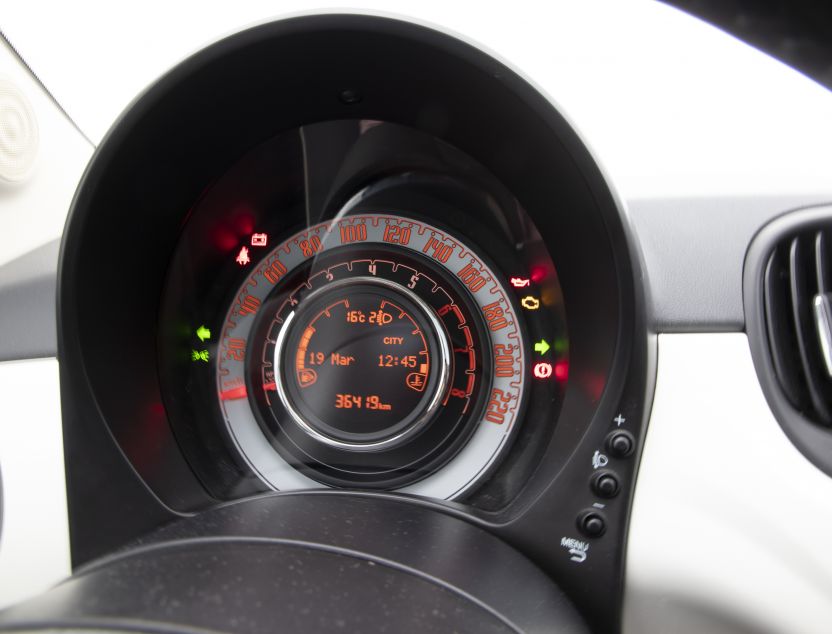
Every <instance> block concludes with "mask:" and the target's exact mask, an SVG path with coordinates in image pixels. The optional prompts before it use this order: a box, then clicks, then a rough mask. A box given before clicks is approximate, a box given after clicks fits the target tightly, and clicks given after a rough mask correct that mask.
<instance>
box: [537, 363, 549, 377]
mask: <svg viewBox="0 0 832 634" xmlns="http://www.w3.org/2000/svg"><path fill="white" fill-rule="evenodd" d="M533 371H534V375H535V376H536V377H537V378H538V379H548V378H549V377H550V376H552V364H551V363H535V364H534V370H533Z"/></svg>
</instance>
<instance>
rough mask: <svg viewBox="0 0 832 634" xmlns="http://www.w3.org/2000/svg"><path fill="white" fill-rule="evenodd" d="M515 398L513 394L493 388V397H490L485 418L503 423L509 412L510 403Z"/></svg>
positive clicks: (498, 423)
mask: <svg viewBox="0 0 832 634" xmlns="http://www.w3.org/2000/svg"><path fill="white" fill-rule="evenodd" d="M515 398H516V397H515V396H514V395H513V394H506V393H505V392H504V391H503V390H498V389H496V388H494V389H493V390H491V398H490V399H488V406H487V407H486V408H485V420H487V421H489V422H491V423H496V424H497V425H502V424H503V423H504V422H505V418H506V415H507V414H508V407H509V403H511V401H512V400H514V399H515Z"/></svg>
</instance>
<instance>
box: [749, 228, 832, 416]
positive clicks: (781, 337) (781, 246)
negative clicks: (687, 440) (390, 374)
mask: <svg viewBox="0 0 832 634" xmlns="http://www.w3.org/2000/svg"><path fill="white" fill-rule="evenodd" d="M830 245H832V243H830V235H829V233H827V232H826V231H824V230H817V231H807V232H800V233H798V234H797V235H792V236H788V237H785V238H784V239H783V240H782V241H781V242H779V243H778V244H777V246H776V247H775V248H774V251H773V252H772V254H771V256H770V257H769V259H768V262H767V263H766V268H765V274H764V280H763V310H764V312H765V320H766V335H767V337H768V345H769V348H770V350H771V360H772V366H773V368H774V372H775V374H776V376H777V380H778V382H779V383H780V387H781V389H782V390H783V393H784V395H785V396H786V398H787V399H788V401H789V403H791V405H792V407H794V408H795V409H796V410H797V411H798V412H800V413H801V414H803V415H804V416H806V417H807V418H810V419H811V420H814V421H816V422H818V423H820V424H823V425H832V379H831V378H830V377H832V358H830V353H832V346H831V345H830V344H832V321H830V317H832V313H830V302H832V277H830V264H832V262H830V256H831V255H832V253H830V248H831V247H830Z"/></svg>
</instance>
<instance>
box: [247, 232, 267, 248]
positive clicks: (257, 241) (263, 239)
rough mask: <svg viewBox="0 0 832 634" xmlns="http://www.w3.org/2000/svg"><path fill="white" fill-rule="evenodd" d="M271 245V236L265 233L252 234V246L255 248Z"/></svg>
mask: <svg viewBox="0 0 832 634" xmlns="http://www.w3.org/2000/svg"><path fill="white" fill-rule="evenodd" d="M267 244H269V236H268V235H266V234H265V233H252V234H251V246H253V247H265V246H266V245H267Z"/></svg>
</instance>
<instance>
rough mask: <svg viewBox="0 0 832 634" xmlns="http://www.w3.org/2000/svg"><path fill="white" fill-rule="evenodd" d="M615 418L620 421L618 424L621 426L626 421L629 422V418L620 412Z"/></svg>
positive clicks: (617, 421)
mask: <svg viewBox="0 0 832 634" xmlns="http://www.w3.org/2000/svg"><path fill="white" fill-rule="evenodd" d="M613 420H614V421H615V422H616V423H618V426H619V427H621V425H623V424H624V423H625V422H627V419H626V418H624V417H623V416H622V415H621V414H619V415H618V416H616V417H615V418H613Z"/></svg>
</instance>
